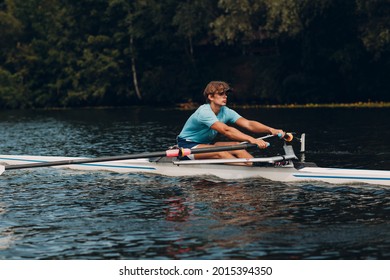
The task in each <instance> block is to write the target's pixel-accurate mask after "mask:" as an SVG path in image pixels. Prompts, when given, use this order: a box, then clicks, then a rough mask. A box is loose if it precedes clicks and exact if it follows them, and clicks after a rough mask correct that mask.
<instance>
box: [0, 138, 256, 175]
mask: <svg viewBox="0 0 390 280" xmlns="http://www.w3.org/2000/svg"><path fill="white" fill-rule="evenodd" d="M256 146H257V145H256V144H249V143H245V144H238V145H231V146H220V147H208V148H198V149H192V150H191V149H173V150H167V151H162V152H151V153H141V154H133V155H122V156H112V157H98V158H80V159H69V160H58V161H51V162H50V161H49V162H37V163H28V164H13V165H5V166H2V165H0V174H1V173H3V172H4V170H12V169H24V168H36V167H50V166H59V165H71V164H85V163H93V162H104V161H119V160H127V159H137V158H153V157H181V156H187V155H190V154H201V153H212V152H222V151H233V150H244V149H249V148H253V147H256Z"/></svg>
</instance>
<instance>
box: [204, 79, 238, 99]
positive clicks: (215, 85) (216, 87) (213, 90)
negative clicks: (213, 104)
mask: <svg viewBox="0 0 390 280" xmlns="http://www.w3.org/2000/svg"><path fill="white" fill-rule="evenodd" d="M231 90H232V89H231V88H230V86H229V84H228V83H226V82H222V81H212V82H210V83H208V84H207V86H206V88H205V89H204V91H203V96H204V97H205V99H206V102H207V103H210V99H209V95H211V96H213V95H214V94H219V95H223V94H226V95H227V94H228V92H229V91H231Z"/></svg>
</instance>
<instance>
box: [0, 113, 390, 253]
mask: <svg viewBox="0 0 390 280" xmlns="http://www.w3.org/2000/svg"><path fill="white" fill-rule="evenodd" d="M189 113H190V112H186V111H184V112H182V111H159V110H157V111H153V110H152V109H148V110H146V111H144V110H139V108H138V109H135V110H130V109H126V110H125V109H123V110H119V111H116V110H101V111H93V110H78V111H56V112H50V111H41V112H34V114H29V113H28V112H20V111H15V112H7V114H6V113H4V112H3V113H0V117H1V118H0V119H1V120H0V132H1V135H2V141H1V143H0V149H1V151H2V152H1V153H4V154H42V155H69V156H101V155H117V154H123V153H129V152H140V151H156V150H161V149H165V147H167V146H169V145H171V144H172V139H174V138H175V136H176V134H177V132H178V131H179V130H180V128H181V125H182V123H183V119H185V118H186V117H187V116H188V115H189ZM388 113H389V110H387V109H384V110H376V111H371V110H363V111H356V110H355V111H354V110H349V109H348V110H346V111H340V110H325V111H324V112H322V111H321V113H319V112H318V111H315V110H314V111H312V110H276V111H273V110H259V111H254V110H249V111H247V112H246V114H247V115H248V116H249V117H250V116H251V115H252V116H257V117H258V118H260V119H262V120H264V122H266V123H270V124H271V123H273V122H274V123H275V126H276V127H290V128H291V130H293V131H304V132H306V133H307V135H308V146H307V150H308V153H307V155H306V158H307V160H308V161H316V162H317V163H319V164H320V163H322V164H321V165H325V166H326V165H328V166H331V165H332V166H335V165H336V166H341V167H348V166H351V167H367V168H378V169H390V166H389V159H390V150H389V146H388V143H387V140H386V139H388V137H387V135H385V134H386V133H388V132H387V131H388V129H386V128H388V116H389V114H388ZM386 118H387V119H386ZM340 120H342V121H340ZM373 120H376V121H375V122H373ZM368 127H370V130H368ZM351 131H355V132H356V131H359V132H367V131H370V135H368V134H365V133H353V134H351ZM372 135H373V136H383V137H373V138H370V136H372ZM384 136H386V137H387V138H386V137H384ZM368 139H369V140H368ZM365 141H367V142H365ZM272 144H273V145H272V149H274V150H272V149H270V150H269V151H267V152H268V153H273V152H274V151H276V150H277V142H273V143H272ZM389 192H390V189H389V188H386V187H380V186H369V185H330V184H325V183H310V184H308V183H295V184H282V183H275V182H270V181H266V180H262V179H256V180H239V181H221V180H218V179H216V178H199V177H195V178H185V177H184V178H173V177H165V176H156V175H142V174H114V173H108V172H99V173H92V172H77V171H70V170H66V169H64V170H61V169H50V168H42V169H34V170H15V171H7V172H5V173H4V174H3V175H1V180H0V197H1V200H0V259H388V258H390V241H389V240H390V223H389V217H390V198H389V197H390V196H389V194H390V193H389Z"/></svg>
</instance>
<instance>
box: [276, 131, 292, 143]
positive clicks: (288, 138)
mask: <svg viewBox="0 0 390 280" xmlns="http://www.w3.org/2000/svg"><path fill="white" fill-rule="evenodd" d="M282 135H283V134H282V133H280V132H279V133H278V137H279V138H283V139H284V140H285V141H287V142H291V141H292V140H293V139H294V136H293V135H292V133H290V132H286V133H285V134H284V136H283V137H282Z"/></svg>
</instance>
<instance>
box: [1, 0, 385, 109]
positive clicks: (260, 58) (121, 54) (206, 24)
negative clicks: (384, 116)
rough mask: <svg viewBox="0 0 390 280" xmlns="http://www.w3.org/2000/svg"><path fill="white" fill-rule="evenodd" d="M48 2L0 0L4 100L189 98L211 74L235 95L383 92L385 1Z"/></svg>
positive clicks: (278, 98)
mask: <svg viewBox="0 0 390 280" xmlns="http://www.w3.org/2000/svg"><path fill="white" fill-rule="evenodd" d="M44 3H45V4H44V5H43V4H42V1H38V0H7V1H2V2H1V3H0V38H2V40H1V41H0V109H33V108H89V107H91V108H97V107H114V108H115V107H125V106H159V107H163V106H167V107H168V106H169V107H170V108H172V107H176V106H179V107H181V108H182V109H192V108H193V107H194V105H195V103H196V104H199V103H201V102H203V97H202V94H201V92H202V90H203V88H204V86H205V85H206V84H207V83H209V82H210V81H212V80H222V81H226V82H228V83H229V85H230V86H231V87H232V89H234V92H236V93H237V95H232V98H231V99H229V104H231V106H234V105H236V106H244V107H258V106H266V107H269V108H274V107H275V108H285V107H286V108H302V107H304V108H309V107H310V108H311V107H346V106H347V107H383V106H388V105H386V104H388V103H381V101H383V102H390V95H389V92H390V82H389V79H388V73H389V67H390V32H389V30H390V29H389V26H390V25H389V24H388V22H389V19H390V16H389V15H390V2H389V1H365V0H348V1H336V0H327V1H302V0H289V1H281V0H272V1H271V0H254V1H243V2H241V1H218V0H193V1H172V0H161V1H156V0H146V1H144V0H135V1H125V0H115V1H114V0H110V1H107V0H100V1H85V0H84V1H60V0H51V1H45V2H44ZM191 101H192V102H194V104H186V103H191ZM359 101H363V102H362V103H361V102H359ZM364 101H367V102H364ZM371 102H372V103H371ZM180 103H184V104H182V105H177V104H180ZM344 103H345V104H344ZM232 104H233V105H232ZM243 104H249V105H243ZM257 104H260V105H257ZM262 104H282V105H262ZM283 104H286V105H283ZM290 104H291V105H290ZM295 104H306V105H295Z"/></svg>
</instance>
